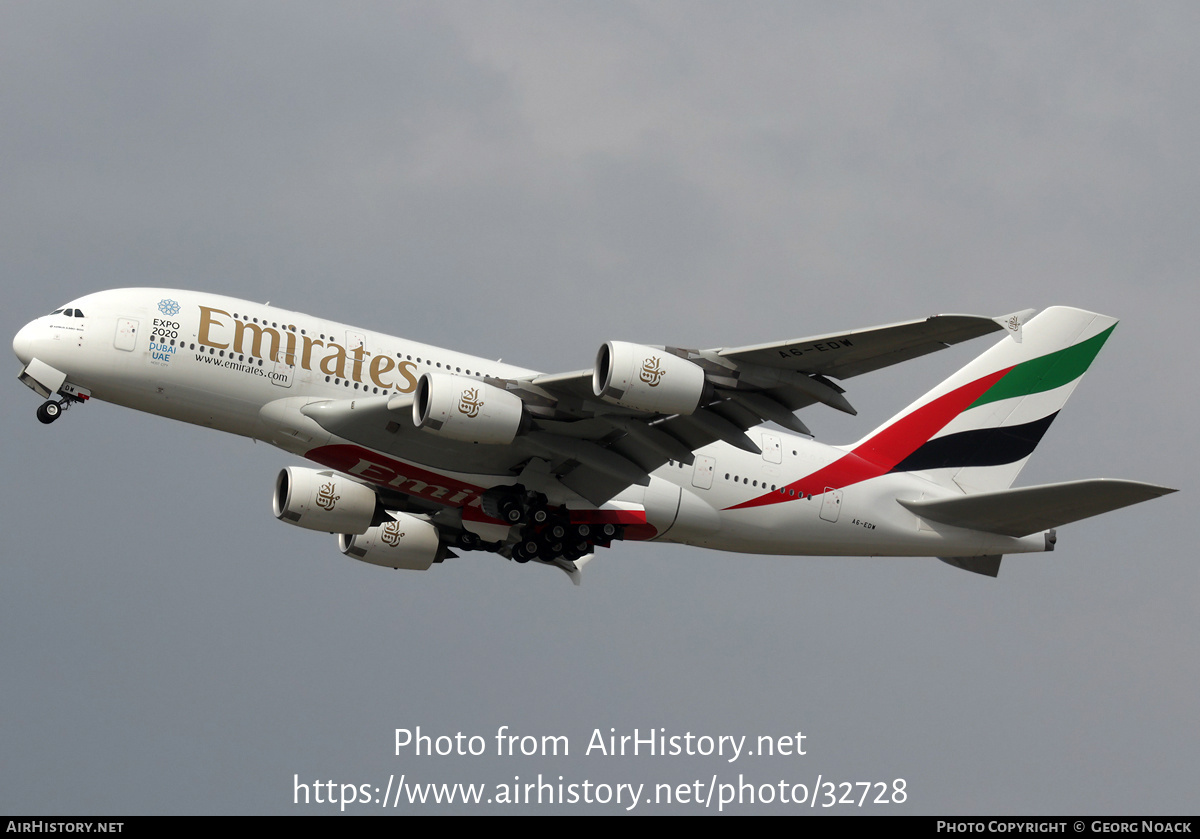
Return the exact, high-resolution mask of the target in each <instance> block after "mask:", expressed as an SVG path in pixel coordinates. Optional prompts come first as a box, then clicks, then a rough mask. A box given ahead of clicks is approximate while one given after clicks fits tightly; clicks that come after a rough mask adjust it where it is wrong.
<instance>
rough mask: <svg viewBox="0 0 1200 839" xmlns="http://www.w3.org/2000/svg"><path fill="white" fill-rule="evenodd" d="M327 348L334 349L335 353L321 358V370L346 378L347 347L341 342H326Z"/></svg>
mask: <svg viewBox="0 0 1200 839" xmlns="http://www.w3.org/2000/svg"><path fill="white" fill-rule="evenodd" d="M325 349H327V350H330V349H331V350H333V354H332V355H327V356H325V357H324V358H323V359H321V372H322V373H327V374H328V375H330V376H337V377H338V378H339V379H344V378H346V348H345V347H343V346H341V345H340V344H326V345H325Z"/></svg>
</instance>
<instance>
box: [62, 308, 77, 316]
mask: <svg viewBox="0 0 1200 839" xmlns="http://www.w3.org/2000/svg"><path fill="white" fill-rule="evenodd" d="M63 314H64V315H66V316H67V317H69V318H73V317H75V310H74V309H67V310H66V311H65V312H63Z"/></svg>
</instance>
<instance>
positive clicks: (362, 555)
mask: <svg viewBox="0 0 1200 839" xmlns="http://www.w3.org/2000/svg"><path fill="white" fill-rule="evenodd" d="M391 515H392V516H394V517H395V519H396V520H395V521H390V522H388V523H387V524H382V525H379V526H378V527H372V528H371V529H369V530H368V531H367V532H366V533H363V534H360V535H355V534H353V533H342V534H340V535H339V536H338V547H339V548H341V549H342V553H344V554H345V555H346V556H348V557H351V558H352V559H357V560H361V561H362V562H369V563H371V564H372V565H382V566H383V567H384V568H407V569H409V570H411V571H424V570H426V569H427V568H429V566H430V565H432V564H433V563H434V562H436V561H437V560H438V559H441V558H442V556H444V551H443V545H442V540H441V537H440V536H439V535H438V529H437V528H436V527H434V526H433V525H432V524H430V523H429V522H427V521H425V520H424V519H419V518H416V517H415V516H410V515H408V514H406V513H391Z"/></svg>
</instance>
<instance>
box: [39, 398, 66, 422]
mask: <svg viewBox="0 0 1200 839" xmlns="http://www.w3.org/2000/svg"><path fill="white" fill-rule="evenodd" d="M61 415H62V405H59V404H58V403H57V402H54V401H50V402H43V403H42V405H41V407H40V408H38V409H37V418H38V420H39V421H40V422H42V423H45V424H46V425H49V424H50V423H52V422H54V421H55V420H56V419H58V418H59V417H60V416H61Z"/></svg>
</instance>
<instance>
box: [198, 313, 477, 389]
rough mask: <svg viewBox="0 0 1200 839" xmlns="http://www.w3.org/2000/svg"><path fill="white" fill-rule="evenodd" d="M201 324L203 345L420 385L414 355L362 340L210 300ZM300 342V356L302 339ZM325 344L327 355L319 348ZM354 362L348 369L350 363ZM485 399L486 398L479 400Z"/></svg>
mask: <svg viewBox="0 0 1200 839" xmlns="http://www.w3.org/2000/svg"><path fill="white" fill-rule="evenodd" d="M198 308H199V309H200V328H199V331H198V332H197V335H196V342H197V343H198V344H200V345H201V346H204V347H211V348H213V349H218V350H225V349H230V340H231V339H232V352H237V353H243V354H245V355H249V356H251V357H257V358H265V359H269V360H271V361H276V362H278V361H282V362H285V363H287V364H291V365H297V366H299V367H301V368H302V369H304V370H309V371H311V370H313V369H314V368H315V369H319V370H320V371H321V372H322V373H325V374H326V375H328V376H333V377H336V378H339V379H345V378H349V379H351V380H352V381H356V382H358V383H360V384H363V383H368V384H370V383H374V384H375V385H376V386H377V387H379V388H382V389H384V390H388V389H392V390H396V391H399V392H400V393H412V392H413V391H414V390H416V389H417V372H416V370H417V365H416V364H415V363H413V362H411V361H399V362H398V361H396V360H395V359H393V358H392V357H390V356H388V355H387V354H374V353H372V352H371V351H369V350H368V349H367V348H366V347H365V346H363V345H362V344H358V345H356V346H355V347H354V348H353V349H351V350H349V351H347V349H346V348H345V347H343V346H342V345H341V344H338V343H336V342H334V341H329V342H326V341H323V340H318V339H316V338H313V337H311V336H309V335H303V336H297V335H296V334H295V333H294V332H292V331H291V330H289V329H285V330H283V331H282V332H281V331H280V330H278V329H276V328H273V327H270V326H266V325H264V324H261V323H254V322H252V321H244V320H241V319H240V318H239V319H233V316H232V315H231V314H230V313H229V312H226V311H224V310H223V309H216V308H213V307H211V306H199V307H198ZM224 318H230V319H233V325H232V331H233V334H232V335H230V328H231V327H230V323H229V321H227V320H224ZM298 342H299V343H300V347H299V357H297V343H298ZM318 348H322V349H324V351H325V352H324V355H323V356H322V355H321V353H320V352H317V353H316V356H317V357H314V351H315V350H318ZM347 368H349V369H347ZM392 370H395V371H396V372H397V374H398V375H399V381H395V382H393V381H391V380H390V379H391V377H390V376H388V375H387V374H388V373H389V372H391V371H392ZM479 404H480V405H482V404H483V403H482V402H480V403H479Z"/></svg>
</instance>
